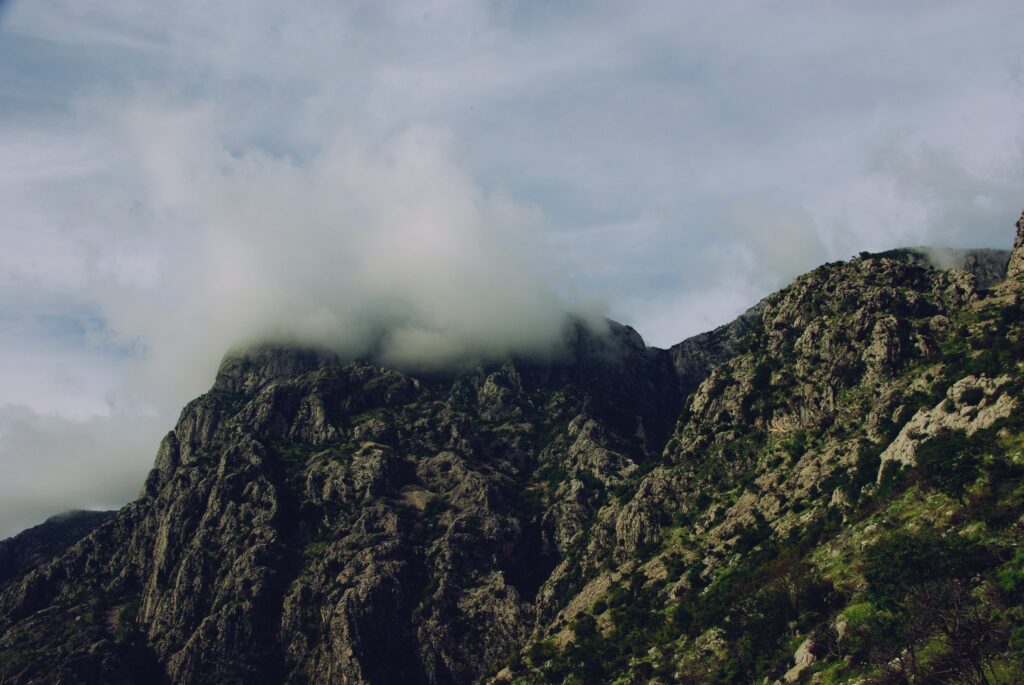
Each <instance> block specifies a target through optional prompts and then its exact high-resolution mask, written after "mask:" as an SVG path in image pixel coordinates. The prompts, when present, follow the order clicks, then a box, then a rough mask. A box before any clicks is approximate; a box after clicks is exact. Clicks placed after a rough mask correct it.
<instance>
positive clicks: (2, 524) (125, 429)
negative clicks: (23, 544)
mask: <svg viewBox="0 0 1024 685" xmlns="http://www.w3.org/2000/svg"><path fill="white" fill-rule="evenodd" d="M162 423H163V419H162V418H161V419H156V418H154V417H149V418H145V417H141V418H136V420H134V421H122V420H117V419H109V418H108V419H98V420H90V421H84V422H76V421H71V420H68V419H63V418H60V417H55V416H45V415H39V414H36V413H35V412H33V411H31V410H29V409H27V408H24V407H17V406H12V405H8V406H5V407H3V408H0V482H2V483H3V497H2V498H0V538H4V537H8V536H10V535H14V534H15V533H17V532H18V531H19V530H21V529H23V528H26V527H28V526H31V525H35V524H37V523H39V522H41V521H42V520H43V519H44V518H46V517H47V516H50V515H52V514H54V513H59V512H61V511H67V510H68V509H74V508H82V509H116V508H118V507H120V506H121V505H122V504H123V503H124V502H126V501H127V500H129V499H131V498H132V497H134V496H135V494H136V493H138V492H139V489H140V487H141V485H142V481H143V479H144V478H145V475H146V472H147V471H148V469H149V467H150V465H151V463H152V459H153V455H155V454H156V445H155V443H154V442H153V434H154V432H156V434H157V435H159V432H160V431H161V429H164V428H165V427H164V426H160V425H156V424H162Z"/></svg>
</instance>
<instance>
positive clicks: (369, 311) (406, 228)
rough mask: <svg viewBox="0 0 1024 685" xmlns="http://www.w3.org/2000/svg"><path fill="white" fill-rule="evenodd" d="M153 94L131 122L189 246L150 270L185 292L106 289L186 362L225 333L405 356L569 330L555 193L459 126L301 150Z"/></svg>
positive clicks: (218, 349)
mask: <svg viewBox="0 0 1024 685" xmlns="http://www.w3.org/2000/svg"><path fill="white" fill-rule="evenodd" d="M138 108H139V110H140V111H136V110H133V111H130V112H128V113H126V115H125V117H124V119H125V121H126V122H127V123H126V125H125V130H127V131H128V132H129V135H130V137H131V139H132V140H133V141H134V146H133V148H134V150H135V151H136V152H137V163H138V165H139V171H140V178H141V179H142V180H143V182H144V184H145V192H146V195H147V197H149V198H151V206H150V211H151V213H152V217H151V222H150V223H151V225H152V226H155V227H156V228H154V229H153V230H154V231H155V232H156V233H157V236H156V238H157V239H158V240H160V241H161V242H163V243H164V244H165V245H169V246H172V250H173V251H172V254H173V255H174V258H173V261H168V260H167V258H166V257H165V256H163V255H160V256H156V257H154V259H155V262H156V263H153V264H150V265H148V266H145V267H141V268H140V270H141V271H149V270H152V271H154V272H158V273H159V274H160V276H159V278H160V281H159V282H158V284H157V286H158V287H159V289H160V290H161V291H162V292H168V293H170V297H168V298H167V300H166V301H165V302H164V306H163V307H161V308H159V309H153V308H152V306H151V302H152V299H151V296H152V293H150V292H131V293H130V294H129V295H127V296H125V297H123V298H122V297H119V296H118V295H117V293H116V291H112V292H109V293H107V294H106V295H105V296H104V297H105V300H104V302H105V308H106V310H107V311H108V312H109V318H108V320H109V322H110V324H111V327H112V328H113V329H115V330H117V331H119V332H120V333H121V334H123V335H127V336H137V337H138V338H139V339H142V340H145V341H148V343H147V344H148V346H149V350H148V352H149V354H150V355H151V356H153V357H156V358H164V357H166V358H167V365H168V368H169V369H173V370H174V373H180V369H181V368H182V366H183V365H182V362H183V361H184V360H183V359H181V358H180V357H182V356H189V357H192V358H193V359H195V360H197V361H199V360H202V363H201V364H200V366H201V367H204V368H203V369H202V372H203V373H204V375H205V377H207V378H209V377H210V374H209V369H210V363H211V361H214V360H217V359H219V355H221V354H223V353H224V352H225V351H226V350H228V349H229V348H231V347H233V346H239V345H245V344H256V343H260V342H277V343H294V344H301V345H311V346H317V347H323V348H327V349H330V350H333V351H336V352H339V353H341V354H345V355H349V356H358V355H361V354H365V353H367V351H368V350H369V349H370V348H371V346H372V348H373V351H374V353H375V354H376V356H378V357H379V358H380V359H381V360H382V361H384V362H385V363H394V364H399V365H404V366H432V365H438V364H447V363H454V362H458V361H460V360H462V359H465V358H467V357H473V356H484V357H497V356H503V355H507V354H510V353H536V352H542V351H546V350H548V349H549V348H551V347H552V346H553V345H556V344H557V343H558V341H559V339H560V333H561V329H562V324H563V319H564V317H565V313H566V311H567V306H568V303H566V302H565V301H564V297H560V296H559V295H558V294H556V292H555V290H554V288H553V286H552V285H551V284H550V283H549V282H548V276H549V274H550V271H551V268H552V265H550V264H548V263H547V260H546V259H545V257H544V254H543V252H542V250H540V249H539V240H538V236H537V233H536V230H537V225H538V221H539V210H538V209H536V208H535V207H531V206H529V205H526V204H522V203H519V202H516V201H515V200H514V199H513V198H511V197H509V196H508V195H507V194H506V193H504V192H502V191H501V190H500V189H490V190H488V189H484V188H481V187H480V186H479V185H478V184H477V183H476V182H474V180H473V179H472V178H471V177H470V176H469V175H468V174H467V173H466V172H465V171H464V169H463V168H462V167H461V166H460V164H459V161H458V151H457V149H456V146H455V144H454V142H453V140H452V136H451V135H450V133H449V132H448V131H447V130H445V129H443V128H439V127H430V126H422V125H416V126H411V127H408V128H405V129H403V130H401V131H398V132H396V133H395V134H394V135H392V136H389V137H388V138H386V139H385V140H383V141H381V142H380V143H379V144H376V145H365V144H363V143H361V142H359V141H357V140H356V139H355V138H354V137H353V136H351V135H346V134H345V133H344V132H343V131H340V132H338V133H337V134H335V135H333V136H332V137H331V138H330V139H328V140H326V141H325V142H324V145H323V147H322V148H320V149H317V150H314V151H313V152H312V153H311V154H309V155H307V156H305V157H304V158H301V159H297V158H295V157H291V156H274V155H270V154H267V153H266V152H265V151H263V150H259V149H253V148H249V149H243V150H240V151H235V152H232V151H229V150H227V149H225V148H224V147H223V146H222V145H220V144H219V143H218V142H217V141H219V140H222V139H223V135H222V134H220V132H219V131H218V130H217V129H218V127H221V126H224V125H225V123H224V120H223V118H221V117H217V116H215V115H212V114H210V113H197V112H192V111H170V112H168V111H164V110H162V109H154V105H152V104H149V103H147V104H139V105H138ZM165 254H166V253H165ZM139 259H140V260H142V261H145V260H146V257H145V256H140V257H139Z"/></svg>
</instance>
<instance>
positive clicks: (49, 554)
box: [0, 511, 114, 585]
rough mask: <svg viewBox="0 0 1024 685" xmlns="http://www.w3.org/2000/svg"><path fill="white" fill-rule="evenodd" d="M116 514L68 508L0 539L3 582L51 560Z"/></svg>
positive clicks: (0, 576) (1, 581) (0, 562)
mask: <svg viewBox="0 0 1024 685" xmlns="http://www.w3.org/2000/svg"><path fill="white" fill-rule="evenodd" d="M113 515H114V512H112V511H66V512H64V513H63V514H57V515H56V516H51V517H50V518H48V519H46V521H44V522H43V523H40V524H39V525H38V526H33V527H32V528H29V529H28V530H24V531H22V532H20V533H18V534H17V535H15V536H14V537H11V538H8V539H6V540H0V585H3V584H4V583H5V582H7V581H8V580H10V579H11V578H15V577H17V576H21V575H24V574H25V573H27V572H28V571H30V570H31V569H33V568H35V567H36V566H39V565H40V564H42V563H43V562H46V561H49V560H50V559H52V558H53V557H55V556H57V555H58V554H60V553H61V552H63V551H64V550H65V549H67V548H68V547H70V546H71V545H73V544H74V543H76V542H78V541H79V540H81V539H82V538H84V537H85V536H86V535H88V534H89V533H90V532H92V530H93V529H94V528H95V527H96V526H98V525H100V524H101V523H103V522H104V521H106V520H107V519H109V518H110V517H111V516H113Z"/></svg>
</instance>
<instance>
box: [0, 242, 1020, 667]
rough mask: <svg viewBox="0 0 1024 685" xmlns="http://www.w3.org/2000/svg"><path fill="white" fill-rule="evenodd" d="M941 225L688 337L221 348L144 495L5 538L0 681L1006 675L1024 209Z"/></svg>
mask: <svg viewBox="0 0 1024 685" xmlns="http://www.w3.org/2000/svg"><path fill="white" fill-rule="evenodd" d="M930 254H931V253H930V252H929V251H921V250H896V251H892V252H889V253H882V254H868V253H863V254H861V256H860V257H858V258H855V259H853V260H851V261H848V262H837V263H832V264H827V265H824V266H822V267H820V268H818V269H816V270H814V271H813V272H811V273H808V274H806V275H804V276H801V277H800V278H798V279H797V280H796V281H795V282H794V283H793V284H791V285H790V286H789V287H787V288H785V289H784V290H782V291H780V292H778V293H776V294H774V295H772V296H770V297H768V298H766V299H765V300H764V301H762V302H761V303H759V304H757V305H756V306H755V307H753V308H752V309H751V310H750V311H748V312H747V313H746V314H745V315H744V316H742V317H740V318H739V319H738V320H737V321H735V322H733V323H732V324H729V325H727V326H723V327H722V328H720V329H717V330H715V331H712V332H710V333H706V334H702V335H699V336H696V337H694V338H691V339H689V340H686V341H684V342H682V343H680V344H679V345H676V346H675V347H673V348H671V349H668V350H662V349H656V348H651V347H647V346H646V345H645V344H644V342H643V340H642V339H641V337H640V336H639V335H638V334H637V333H636V332H635V331H634V330H632V329H631V328H629V327H627V326H623V325H620V324H616V323H608V325H607V327H591V326H588V325H586V324H584V323H582V322H580V321H575V320H571V321H569V322H568V323H567V324H566V327H565V335H564V337H565V350H564V354H562V355H561V356H556V357H552V358H548V359H524V358H510V359H507V360H504V361H501V362H494V363H479V364H474V365H472V366H468V367H465V368H462V369H459V370H457V371H450V372H442V371H436V370H435V371H431V372H429V373H411V372H403V371H400V370H396V369H389V368H383V367H382V366H379V365H377V364H375V363H373V362H372V361H359V360H355V361H353V360H347V359H341V358H338V357H336V356H334V355H332V354H329V353H325V352H319V351H315V350H300V349H290V348H282V347H269V346H268V347H259V348H255V349H251V350H247V351H244V352H239V353H235V354H232V355H229V356H228V357H227V358H226V359H225V361H224V362H223V364H222V366H221V368H220V371H219V373H218V374H217V378H216V380H215V382H214V384H213V387H212V389H211V390H210V391H209V392H208V393H206V394H205V395H203V396H201V397H199V398H198V399H196V400H194V401H193V402H191V403H190V404H189V405H187V406H186V407H185V408H184V410H183V411H182V413H181V418H180V420H179V421H178V423H177V425H176V426H175V427H174V429H173V430H172V431H171V432H170V433H168V434H167V436H166V437H165V438H164V439H163V441H162V443H161V444H160V447H159V450H158V452H157V456H156V461H155V464H154V467H153V470H152V471H151V473H150V474H149V477H148V478H147V479H146V482H145V483H144V484H143V485H142V489H141V492H140V494H139V497H138V499H137V500H135V501H134V502H132V503H130V504H128V505H127V506H125V507H124V508H123V509H121V510H120V511H119V512H117V513H116V514H112V515H109V516H96V517H90V518H89V522H88V523H87V524H86V523H83V524H82V525H81V526H79V527H77V528H75V529H74V531H71V530H70V529H68V528H67V527H57V528H54V531H55V532H54V533H53V534H52V540H49V539H48V538H47V537H46V533H45V531H43V532H39V531H37V532H36V533H35V534H34V537H32V538H31V539H32V540H34V542H33V543H32V545H31V549H32V550H34V556H32V555H21V556H18V557H17V562H16V563H15V562H11V563H9V564H7V565H6V566H5V567H4V568H5V569H6V568H10V569H11V570H10V572H6V571H5V573H6V575H5V576H4V578H3V584H2V585H0V682H2V683H5V684H7V683H183V684H184V683H211V684H212V683H310V684H312V683H324V684H326V683H350V684H356V683H374V684H387V683H410V684H417V683H423V684H428V683H429V684H437V685H440V684H449V683H493V684H497V683H605V682H607V683H666V684H667V683H755V682H756V683H769V684H771V683H797V682H807V683H812V682H813V683H822V684H826V683H946V682H950V683H954V682H955V683H1019V682H1021V680H1020V678H1021V675H1020V674H1021V673H1024V605H1022V602H1024V551H1022V546H1021V543H1022V535H1024V411H1022V407H1021V401H1022V400H1021V397H1022V395H1021V391H1022V389H1024V367H1022V363H1024V321H1022V316H1021V314H1022V311H1024V266H1022V265H1024V224H1021V225H1019V229H1018V237H1017V241H1016V245H1015V247H1014V250H1013V252H1012V254H1009V253H1006V252H1002V253H1000V252H995V251H988V252H965V251H960V252H956V253H955V254H954V253H953V252H948V253H946V257H947V258H949V255H953V257H955V261H956V263H955V264H953V265H952V268H937V267H936V266H935V265H934V263H935V262H936V260H935V259H933V258H931V257H930V256H929V255H930ZM938 261H948V259H946V260H938ZM942 266H944V267H950V264H948V263H945V264H942ZM58 530H59V531H61V532H60V533H59V534H57V532H56V531H58ZM8 547H9V548H10V547H11V545H10V544H9V545H8ZM22 548H24V545H22V547H19V548H18V549H22ZM0 549H2V548H0ZM12 558H13V557H12Z"/></svg>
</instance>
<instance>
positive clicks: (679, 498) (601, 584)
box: [496, 224, 1024, 683]
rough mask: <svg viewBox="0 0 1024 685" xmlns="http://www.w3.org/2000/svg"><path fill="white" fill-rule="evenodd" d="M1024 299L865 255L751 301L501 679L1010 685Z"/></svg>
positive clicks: (1021, 501) (1019, 569) (1016, 627)
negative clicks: (749, 314)
mask: <svg viewBox="0 0 1024 685" xmlns="http://www.w3.org/2000/svg"><path fill="white" fill-rule="evenodd" d="M1018 226H1019V229H1018V230H1019V235H1018V241H1017V250H1016V251H1015V252H1014V260H1013V262H1011V263H1016V262H1017V261H1019V260H1020V259H1021V256H1022V252H1021V250H1022V247H1021V238H1020V236H1021V235H1024V228H1022V227H1020V224H1019V225H1018ZM1022 285H1024V283H1022V282H1021V281H1020V280H1019V276H1017V277H1013V278H1011V279H1010V280H1008V281H1007V282H1006V283H1004V284H1002V285H1000V286H998V287H997V288H996V289H994V290H991V291H979V290H978V289H977V287H976V279H975V278H974V277H973V275H971V274H968V273H966V272H962V271H935V270H933V269H931V268H930V267H928V266H925V265H923V264H922V263H921V262H920V261H918V260H914V259H909V260H908V259H905V258H903V255H889V256H886V255H864V256H863V257H862V258H861V259H858V260H854V261H852V262H849V263H841V264H830V265H827V266H823V267H821V268H819V269H817V270H815V271H814V272H812V273H809V274H807V275H805V276H802V277H801V278H799V279H797V281H796V282H795V283H794V284H793V285H792V286H790V287H788V288H786V289H785V290H784V291H782V292H780V293H778V294H776V295H773V296H772V297H770V298H768V299H767V300H765V302H763V303H762V304H761V306H760V307H759V309H760V311H759V316H758V325H757V326H756V327H754V328H753V329H751V330H750V332H749V334H748V335H747V337H746V338H745V340H744V344H743V346H742V349H741V351H740V352H739V353H738V354H736V355H735V356H734V357H732V358H731V359H730V360H729V361H727V362H726V363H724V364H721V365H719V366H717V367H716V368H715V369H714V370H713V371H712V373H711V375H710V376H709V377H708V378H707V379H706V380H705V381H704V382H703V383H702V384H701V386H700V387H699V388H698V390H697V391H696V392H695V393H694V394H693V395H692V397H691V398H690V399H689V401H688V402H687V404H686V407H685V409H684V411H683V414H682V416H681V418H680V420H679V422H678V424H677V427H676V430H675V432H674V434H673V436H672V438H671V440H670V441H669V443H668V445H667V447H666V449H665V453H664V459H663V462H664V463H663V464H662V465H659V466H658V467H657V468H655V469H654V470H653V471H652V472H651V473H649V474H647V475H645V476H644V477H643V478H641V479H640V481H639V483H638V485H637V488H636V492H635V494H633V495H631V496H627V497H625V498H623V499H621V500H619V502H617V503H615V504H612V505H610V506H608V507H606V508H604V509H602V511H601V512H599V514H598V516H597V523H596V524H595V525H594V526H593V528H592V529H591V530H589V531H587V532H586V533H585V534H584V535H583V536H582V537H581V540H580V541H579V542H578V546H579V547H580V551H579V552H578V554H576V555H575V556H573V557H570V558H567V559H566V560H565V561H563V563H562V564H561V565H560V566H559V568H558V569H556V572H555V574H553V578H554V579H555V580H554V582H553V583H552V584H551V588H550V589H551V591H552V592H553V594H556V595H560V596H572V597H573V599H571V600H570V601H568V602H564V603H563V608H562V610H561V611H560V613H559V614H558V615H557V617H556V618H555V619H554V620H553V621H551V622H550V623H548V624H546V625H543V626H542V627H539V628H538V629H537V630H536V631H535V633H534V637H533V639H532V640H531V642H530V644H529V645H528V646H527V647H526V648H525V649H523V650H521V651H519V652H517V653H515V654H514V655H513V656H512V658H511V659H510V661H509V663H508V665H507V667H506V668H504V669H503V670H502V671H501V672H500V674H499V677H498V678H497V679H496V680H498V681H508V680H513V679H514V680H515V681H516V682H519V683H527V682H531V683H532V682H551V683H560V682H565V683H570V682H572V683H577V682H579V683H589V682H623V683H630V682H637V683H641V682H642V683H648V682H664V683H669V682H692V683H703V682H735V683H747V682H762V681H766V682H773V681H782V682H798V681H800V682H819V683H838V682H865V681H870V682H879V683H882V682H885V683H907V682H911V683H917V682H920V683H924V682H928V683H932V682H970V683H984V682H1005V683H1011V682H1013V683H1015V682H1020V675H1019V674H1020V673H1022V672H1024V661H1022V657H1024V639H1022V638H1024V610H1022V607H1021V601H1022V599H1024V553H1021V552H1020V551H1019V550H1020V546H1021V542H1022V540H1021V537H1022V533H1024V416H1022V413H1021V406H1020V401H1021V400H1020V398H1021V390H1022V388H1024V374H1022V367H1021V364H1022V362H1024V321H1022V317H1021V313H1022V305H1021V296H1022ZM559 578H563V579H565V580H563V581H562V582H561V584H559V582H558V580H557V579H559ZM581 585H582V588H581V587H580V586H581Z"/></svg>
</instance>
